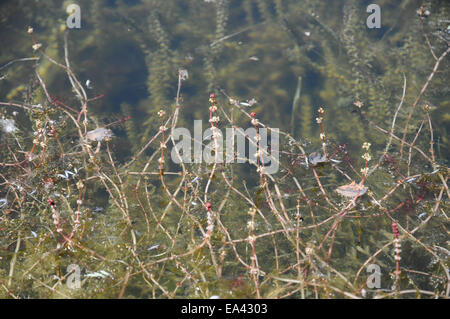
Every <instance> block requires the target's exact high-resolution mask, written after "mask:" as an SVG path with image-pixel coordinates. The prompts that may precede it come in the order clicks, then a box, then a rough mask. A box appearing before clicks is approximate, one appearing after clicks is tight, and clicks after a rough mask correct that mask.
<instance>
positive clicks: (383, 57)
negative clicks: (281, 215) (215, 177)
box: [0, 0, 450, 159]
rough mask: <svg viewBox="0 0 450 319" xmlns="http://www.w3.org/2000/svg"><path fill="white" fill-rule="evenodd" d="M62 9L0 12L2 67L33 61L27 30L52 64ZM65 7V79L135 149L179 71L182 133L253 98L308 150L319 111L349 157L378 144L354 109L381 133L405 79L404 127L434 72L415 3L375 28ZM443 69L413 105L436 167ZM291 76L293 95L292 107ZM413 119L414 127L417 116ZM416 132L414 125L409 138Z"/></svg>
mask: <svg viewBox="0 0 450 319" xmlns="http://www.w3.org/2000/svg"><path fill="white" fill-rule="evenodd" d="M68 3H72V2H67V1H66V2H64V3H61V2H60V1H6V2H3V3H2V5H1V6H2V10H1V16H0V19H1V20H0V21H1V24H2V28H1V30H0V35H1V38H2V40H3V43H4V44H5V45H4V46H3V47H2V49H1V50H2V51H1V52H2V53H1V61H0V62H3V63H5V62H7V61H10V60H12V59H14V58H17V57H22V56H23V54H24V52H29V54H30V55H31V54H32V49H31V46H30V39H29V36H28V34H26V32H25V31H26V28H27V26H28V25H32V26H33V27H34V28H35V34H36V37H37V39H38V41H40V42H42V44H43V47H44V48H45V51H46V53H47V54H48V55H49V56H51V57H54V58H62V57H63V48H62V36H61V34H62V29H63V28H64V27H63V26H64V24H65V20H66V17H67V14H66V13H65V7H66V6H67V5H68ZM73 3H78V4H79V5H80V7H81V16H82V18H81V21H82V22H81V23H82V27H81V29H73V30H71V31H70V34H69V50H70V58H71V61H72V65H73V66H74V71H75V72H76V73H77V74H79V76H80V78H81V79H82V80H83V82H84V81H86V80H88V79H89V80H90V81H91V83H92V85H93V91H94V92H90V93H92V94H105V97H104V98H103V99H102V100H99V101H97V102H95V103H92V104H91V105H90V106H89V107H90V111H91V112H95V113H96V114H97V115H98V116H99V121H103V122H105V121H107V120H108V117H109V116H110V115H114V114H118V113H124V114H128V115H131V116H132V119H131V121H129V123H128V128H127V131H128V136H129V141H128V142H127V143H125V145H127V146H128V148H132V149H134V148H135V146H136V145H137V144H139V143H138V142H141V141H142V140H145V139H146V138H148V137H149V135H150V132H153V131H154V129H155V128H156V127H157V126H158V125H159V122H158V121H157V120H156V117H155V116H154V115H155V114H156V112H157V111H158V110H160V109H167V110H170V109H172V108H173V107H174V96H175V94H176V85H177V76H178V69H179V68H184V69H186V70H188V72H189V80H188V81H186V82H185V83H184V87H183V92H182V93H183V112H182V119H183V122H182V123H180V125H181V126H185V127H191V126H192V123H193V121H192V120H193V119H206V118H207V116H208V114H207V113H208V112H206V109H207V96H208V94H209V93H210V92H213V91H215V92H216V93H217V92H218V90H219V89H224V90H225V91H226V92H228V93H229V94H230V95H232V96H234V97H236V98H238V99H239V100H250V99H252V98H255V99H256V100H257V101H258V103H257V104H256V105H255V106H254V107H253V108H252V111H255V112H257V113H258V117H259V118H261V120H262V121H264V122H267V123H268V124H269V125H270V126H272V127H280V128H281V129H284V130H286V131H290V132H294V135H295V137H296V138H302V139H305V140H312V141H316V142H317V141H319V136H318V135H319V131H318V127H317V125H314V122H315V121H314V119H315V117H316V110H317V109H318V108H319V107H320V106H322V107H323V108H324V109H325V110H326V112H327V113H326V114H327V115H326V116H325V119H324V123H325V126H326V127H327V131H328V132H330V133H329V137H331V138H332V139H335V140H336V141H337V142H338V143H340V144H343V143H347V144H349V146H350V148H351V149H353V148H354V147H358V148H359V146H360V145H361V144H362V142H363V141H371V142H373V143H375V145H376V143H379V144H380V145H381V144H382V143H383V142H384V137H383V136H382V137H380V136H379V134H378V133H377V134H373V132H372V130H371V129H370V128H369V127H368V125H367V123H364V122H363V121H361V117H360V115H359V113H358V110H357V108H356V107H355V105H354V104H353V103H354V102H356V101H358V100H360V101H361V102H362V103H363V104H364V110H365V111H366V112H367V113H368V115H369V117H370V119H372V120H373V121H374V122H376V123H378V124H380V125H382V126H383V127H388V126H390V122H391V119H392V117H393V114H394V112H395V109H396V107H397V105H398V103H399V101H400V99H401V96H402V85H403V76H402V74H405V76H406V78H407V91H406V97H405V103H404V104H405V106H404V107H403V108H402V111H401V113H400V116H399V118H400V120H399V123H402V119H403V118H404V117H405V115H406V114H408V113H409V107H410V106H411V104H412V103H413V101H414V99H415V97H416V96H417V94H418V93H419V91H420V89H421V88H422V86H423V84H424V83H425V80H426V78H427V76H428V75H429V73H430V72H431V70H432V68H433V65H434V61H433V59H432V57H431V54H430V52H429V49H428V47H427V45H426V42H425V39H424V38H423V36H422V32H421V28H420V23H419V19H418V18H417V13H416V10H417V9H418V8H419V6H420V4H421V3H422V2H420V1H411V0H405V1H396V2H390V1H379V2H378V4H379V5H380V7H381V9H382V12H381V19H382V20H381V25H382V27H381V28H380V29H369V28H367V26H366V19H367V17H368V15H369V13H367V12H366V7H367V5H369V4H370V1H352V0H346V1H286V0H216V1H202V0H187V1H186V0H179V1H178V0H171V1H156V0H146V1H145V0H141V1H137V0H136V1H125V0H99V1H79V2H76V1H75V2H73ZM424 4H425V5H426V7H427V8H428V9H429V10H430V11H431V12H432V14H431V15H430V17H428V18H427V19H426V20H425V29H426V31H427V32H429V33H431V34H432V36H431V40H432V45H433V47H434V48H435V50H436V52H441V51H442V50H443V49H444V48H445V44H444V43H443V41H440V40H439V38H438V35H439V36H446V37H448V33H447V32H448V31H447V29H446V28H447V25H448V20H445V19H447V18H448V16H449V10H450V9H449V8H450V6H449V4H448V2H447V1H428V2H427V1H425V2H424ZM445 21H447V22H445ZM448 63H449V62H448V59H445V60H444V61H443V62H442V65H441V67H440V70H439V72H438V73H437V74H436V75H435V77H434V79H433V82H432V83H433V85H432V88H430V90H428V91H427V93H426V95H425V97H424V98H423V99H422V102H421V105H422V104H424V103H425V102H427V103H429V104H430V105H431V106H432V107H433V110H434V111H433V113H432V116H433V120H434V123H435V130H436V133H437V136H439V140H438V141H437V146H438V151H439V153H438V154H439V155H441V158H443V159H445V158H447V157H448V156H447V155H448V146H449V141H448V134H447V130H448V127H449V126H450V125H449V124H450V122H449V121H450V118H449V116H448V114H449V110H450V105H449V101H448V93H449V86H448V84H447V81H448V78H449V77H448V75H449V74H448V73H449V68H448ZM28 64H29V65H23V64H17V65H16V66H14V67H13V68H10V69H9V70H8V78H7V79H6V80H3V81H2V82H1V86H0V93H2V95H3V96H5V95H6V96H8V97H10V98H11V99H14V98H16V99H17V98H19V96H20V95H19V94H23V93H24V92H26V88H25V87H23V86H22V87H19V88H18V87H14V84H15V83H17V82H16V79H17V78H23V77H25V78H26V76H27V75H28V74H29V72H30V71H31V65H30V64H32V62H30V63H28ZM54 69H55V68H54V67H51V66H50V64H49V63H42V65H41V66H40V70H41V71H44V72H43V76H44V80H45V81H46V83H48V86H49V88H50V89H51V90H52V91H58V92H64V89H63V88H64V87H67V86H66V84H67V83H65V82H67V80H66V79H64V80H61V78H60V76H59V75H58V74H57V73H55V72H54ZM299 77H301V83H300V84H301V87H300V89H301V90H300V91H301V94H300V99H299V101H298V102H297V103H298V106H297V107H296V108H293V99H294V95H295V92H296V90H297V86H298V84H299V81H298V78H299ZM67 95H70V94H67ZM62 97H64V96H62ZM62 97H61V98H62ZM67 98H69V97H68V96H67ZM219 101H220V100H219ZM221 101H222V102H225V100H224V99H222V100H221ZM66 102H67V103H69V102H71V101H70V100H69V101H66ZM419 106H420V105H419ZM293 109H294V112H293ZM416 114H418V115H417V116H416V117H417V118H418V119H421V118H422V116H423V114H422V113H421V112H417V113H416ZM414 123H416V124H417V121H415V122H414ZM291 126H293V127H291ZM415 128H416V127H415V124H413V125H411V130H414V129H415ZM124 151H127V150H126V148H125V147H124ZM126 153H128V154H131V152H126Z"/></svg>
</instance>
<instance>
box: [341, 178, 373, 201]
mask: <svg viewBox="0 0 450 319" xmlns="http://www.w3.org/2000/svg"><path fill="white" fill-rule="evenodd" d="M336 192H338V193H339V194H340V195H342V196H345V197H349V198H354V197H358V196H362V195H364V194H365V193H366V192H367V187H364V186H363V185H361V184H356V183H355V181H353V182H351V183H350V184H348V185H342V186H339V187H338V188H336Z"/></svg>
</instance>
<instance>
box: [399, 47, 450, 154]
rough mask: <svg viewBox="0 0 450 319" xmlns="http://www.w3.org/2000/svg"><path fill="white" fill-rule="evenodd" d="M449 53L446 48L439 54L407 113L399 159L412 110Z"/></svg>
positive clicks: (449, 50) (449, 49) (448, 49)
mask: <svg viewBox="0 0 450 319" xmlns="http://www.w3.org/2000/svg"><path fill="white" fill-rule="evenodd" d="M449 52H450V47H449V48H447V50H445V51H444V53H442V54H441V56H440V57H439V58H438V59H437V60H436V63H435V65H434V68H433V71H432V72H431V73H430V75H429V76H428V79H427V81H426V82H425V84H424V86H423V87H422V90H420V93H419V95H418V96H417V98H416V100H415V101H414V103H413V105H412V109H411V111H410V112H409V115H408V118H407V120H406V124H405V128H404V129H403V136H402V138H401V145H400V158H401V157H402V155H403V147H404V145H405V144H406V133H407V132H408V126H409V122H410V121H411V118H412V116H413V113H414V110H415V109H416V106H417V104H418V103H419V101H420V99H421V98H422V95H423V94H424V93H425V91H426V89H427V88H428V85H429V84H430V82H431V80H432V79H433V77H434V75H435V74H436V72H437V70H438V68H439V64H440V63H441V61H442V59H444V58H445V56H446V55H447V54H448V53H449Z"/></svg>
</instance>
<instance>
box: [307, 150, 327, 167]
mask: <svg viewBox="0 0 450 319" xmlns="http://www.w3.org/2000/svg"><path fill="white" fill-rule="evenodd" d="M308 161H309V163H310V164H311V165H312V166H317V165H319V164H323V163H326V162H328V159H327V158H326V157H325V156H324V155H322V154H320V153H318V152H313V153H311V154H309V156H308Z"/></svg>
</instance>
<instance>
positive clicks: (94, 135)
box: [86, 127, 113, 142]
mask: <svg viewBox="0 0 450 319" xmlns="http://www.w3.org/2000/svg"><path fill="white" fill-rule="evenodd" d="M112 135H113V133H112V131H111V130H110V129H107V128H104V127H99V128H97V129H95V130H92V131H89V132H87V133H86V137H87V138H88V139H89V140H91V141H97V142H100V141H103V140H104V139H106V140H108V139H110V138H111V137H112Z"/></svg>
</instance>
